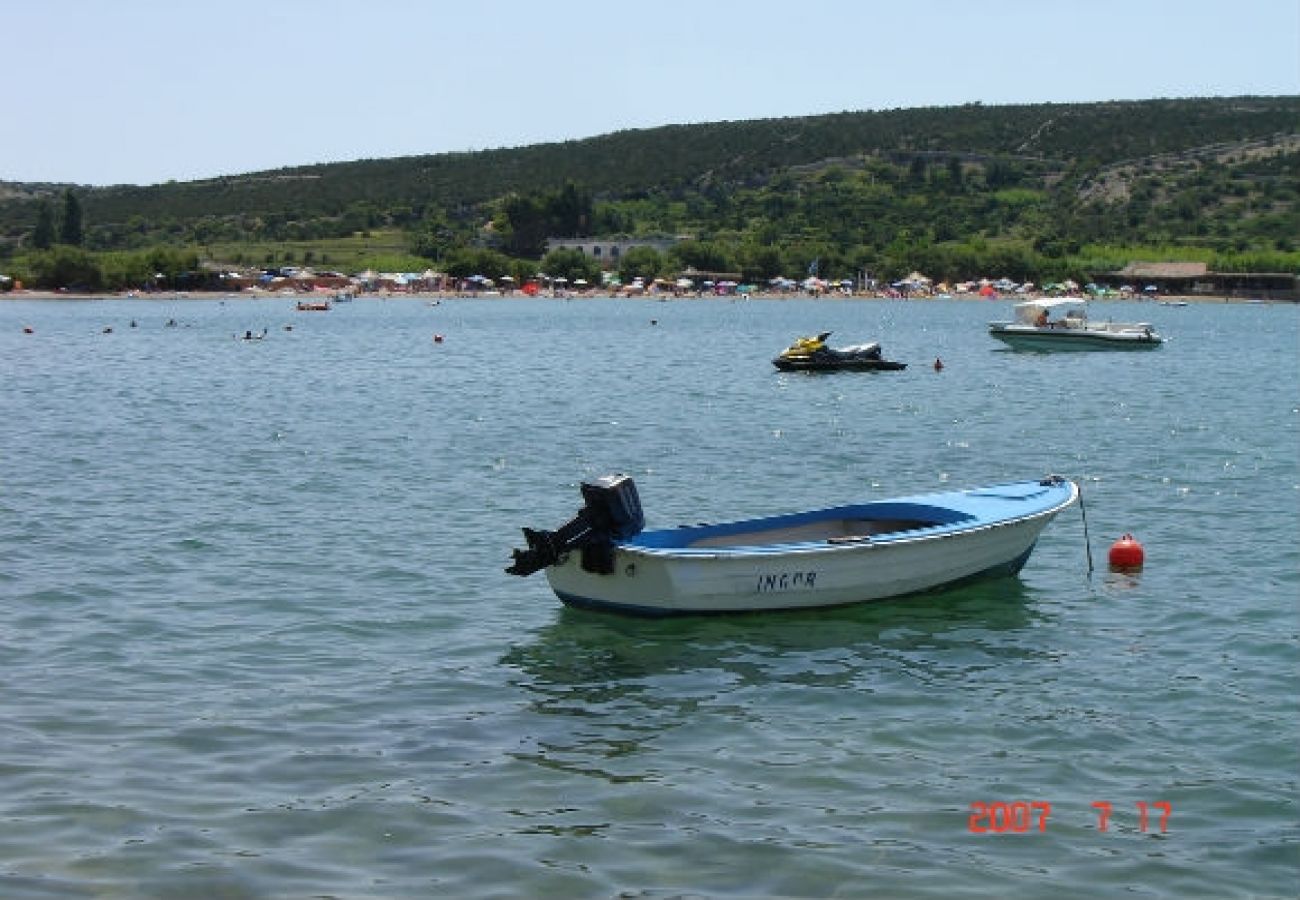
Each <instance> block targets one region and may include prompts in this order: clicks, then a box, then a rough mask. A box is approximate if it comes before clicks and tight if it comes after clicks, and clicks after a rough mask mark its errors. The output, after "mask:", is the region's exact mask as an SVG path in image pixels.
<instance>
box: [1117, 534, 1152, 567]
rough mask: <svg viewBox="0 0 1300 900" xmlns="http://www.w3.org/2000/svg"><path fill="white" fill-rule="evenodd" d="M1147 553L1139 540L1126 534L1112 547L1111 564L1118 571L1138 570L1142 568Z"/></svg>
mask: <svg viewBox="0 0 1300 900" xmlns="http://www.w3.org/2000/svg"><path fill="white" fill-rule="evenodd" d="M1145 558H1146V553H1145V551H1143V549H1142V545H1141V544H1139V543H1138V542H1137V538H1135V537H1133V535H1131V534H1126V535H1124V536H1123V537H1121V538H1120V539H1119V540H1118V541H1116V542H1115V543H1113V544H1111V545H1110V564H1111V565H1112V566H1115V567H1116V568H1118V569H1137V568H1140V567H1141V566H1142V562H1143V560H1144V559H1145Z"/></svg>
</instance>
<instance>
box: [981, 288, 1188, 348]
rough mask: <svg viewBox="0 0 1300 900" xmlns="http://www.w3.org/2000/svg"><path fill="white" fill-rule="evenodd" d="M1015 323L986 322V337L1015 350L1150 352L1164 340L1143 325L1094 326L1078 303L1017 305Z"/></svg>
mask: <svg viewBox="0 0 1300 900" xmlns="http://www.w3.org/2000/svg"><path fill="white" fill-rule="evenodd" d="M1014 311H1015V319H1014V320H1013V321H1010V322H990V323H989V334H990V335H992V336H993V337H995V338H997V339H998V340H1000V341H1002V342H1003V343H1004V344H1006V345H1008V346H1009V347H1011V348H1012V349H1015V350H1045V351H1052V350H1152V349H1154V348H1156V347H1159V346H1160V345H1161V344H1163V343H1164V340H1165V339H1164V338H1163V337H1161V336H1160V335H1159V334H1157V333H1156V330H1155V329H1154V328H1153V327H1152V326H1151V325H1150V324H1148V323H1146V322H1113V321H1110V320H1107V321H1105V322H1097V321H1093V320H1090V319H1089V318H1088V304H1087V301H1085V300H1080V299H1039V300H1026V301H1025V302H1023V303H1017V304H1016V305H1015V308H1014Z"/></svg>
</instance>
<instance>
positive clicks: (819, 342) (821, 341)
mask: <svg viewBox="0 0 1300 900" xmlns="http://www.w3.org/2000/svg"><path fill="white" fill-rule="evenodd" d="M830 336H831V333H830V332H829V331H823V332H822V333H821V334H819V335H817V336H816V337H801V338H798V339H796V340H795V342H794V343H793V344H791V345H790V346H789V347H786V348H785V349H784V350H782V351H781V355H780V356H778V357H777V358H776V359H774V360H772V365H774V366H776V367H777V368H778V369H780V370H781V371H782V372H835V371H839V370H850V371H858V372H862V371H867V372H888V371H898V370H899V369H906V368H907V363H901V362H895V361H894V360H890V359H884V358H883V357H882V356H881V354H880V343H879V342H877V341H873V342H871V343H869V344H854V345H852V346H849V347H828V346H826V339H827V338H829V337H830Z"/></svg>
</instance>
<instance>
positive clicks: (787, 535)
mask: <svg viewBox="0 0 1300 900" xmlns="http://www.w3.org/2000/svg"><path fill="white" fill-rule="evenodd" d="M581 490H582V496H583V500H584V506H583V508H582V509H581V510H579V511H578V514H577V516H576V517H575V518H574V519H573V520H572V521H570V522H569V523H568V524H566V525H564V526H563V527H561V528H560V529H559V530H558V531H539V530H534V529H531V528H525V529H524V530H523V531H524V539H525V540H526V541H527V544H528V546H527V549H524V550H515V551H514V557H513V563H512V564H511V565H510V566H509V567H508V568H507V569H506V572H508V573H509V574H511V575H521V576H527V575H531V574H533V573H534V572H538V571H541V570H543V569H544V570H545V571H546V577H547V580H548V581H549V582H550V585H551V589H552V590H553V591H554V592H555V594H556V596H558V597H559V598H560V600H561V601H563V602H564V603H565V604H568V605H570V606H577V607H586V608H597V609H610V610H615V611H620V612H627V613H633V614H640V615H655V616H664V615H680V614H686V613H722V612H754V611H770V610H787V609H813V608H818V607H830V606H843V605H847V604H851V603H859V602H862V601H866V600H881V599H885V598H890V597H899V596H903V595H906V594H915V593H919V592H921V591H928V590H932V589H934V588H939V587H943V586H945V585H951V584H955V583H957V582H962V581H966V580H969V579H974V578H978V577H988V576H995V575H1014V574H1016V573H1017V572H1019V571H1020V569H1021V568H1022V567H1023V566H1024V565H1025V562H1026V561H1027V560H1028V559H1029V555H1030V553H1031V552H1032V551H1033V549H1034V545H1035V543H1036V542H1037V540H1038V536H1039V534H1040V533H1041V532H1042V530H1043V529H1044V528H1045V527H1046V526H1047V524H1048V523H1049V522H1051V521H1052V519H1053V518H1054V517H1055V516H1056V515H1057V513H1059V512H1061V511H1062V510H1064V509H1065V508H1067V507H1068V506H1070V505H1071V504H1072V503H1074V502H1075V501H1076V500H1077V499H1078V497H1079V488H1078V486H1077V485H1076V484H1075V483H1074V482H1072V481H1069V480H1067V479H1065V478H1062V477H1060V476H1058V475H1049V476H1048V477H1046V478H1043V479H1041V480H1034V481H1018V482H1011V483H1008V484H996V485H991V486H988V487H980V488H972V489H970V490H961V491H947V492H943V493H934V494H921V495H917V496H911V497H902V498H898V499H893V500H875V501H867V502H862V503H853V504H849V505H845V506H832V507H827V508H824V509H814V510H811V511H806V512H795V513H788V514H784V515H775V516H767V517H764V518H757V519H747V520H741V521H734V522H727V523H724V524H720V525H705V524H701V525H685V526H681V527H678V528H668V529H659V530H651V531H646V530H644V524H645V519H644V516H643V514H642V511H641V501H640V498H639V496H638V495H637V491H636V486H635V484H633V482H632V479H631V478H630V477H628V476H625V475H606V476H601V477H600V478H596V479H592V480H589V481H584V482H583V483H582V488H581Z"/></svg>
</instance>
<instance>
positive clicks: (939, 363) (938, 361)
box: [934, 356, 943, 372]
mask: <svg viewBox="0 0 1300 900" xmlns="http://www.w3.org/2000/svg"><path fill="white" fill-rule="evenodd" d="M934 370H935V371H936V372H942V371H943V360H941V359H939V358H938V357H937V356H936V357H935V359H934Z"/></svg>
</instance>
